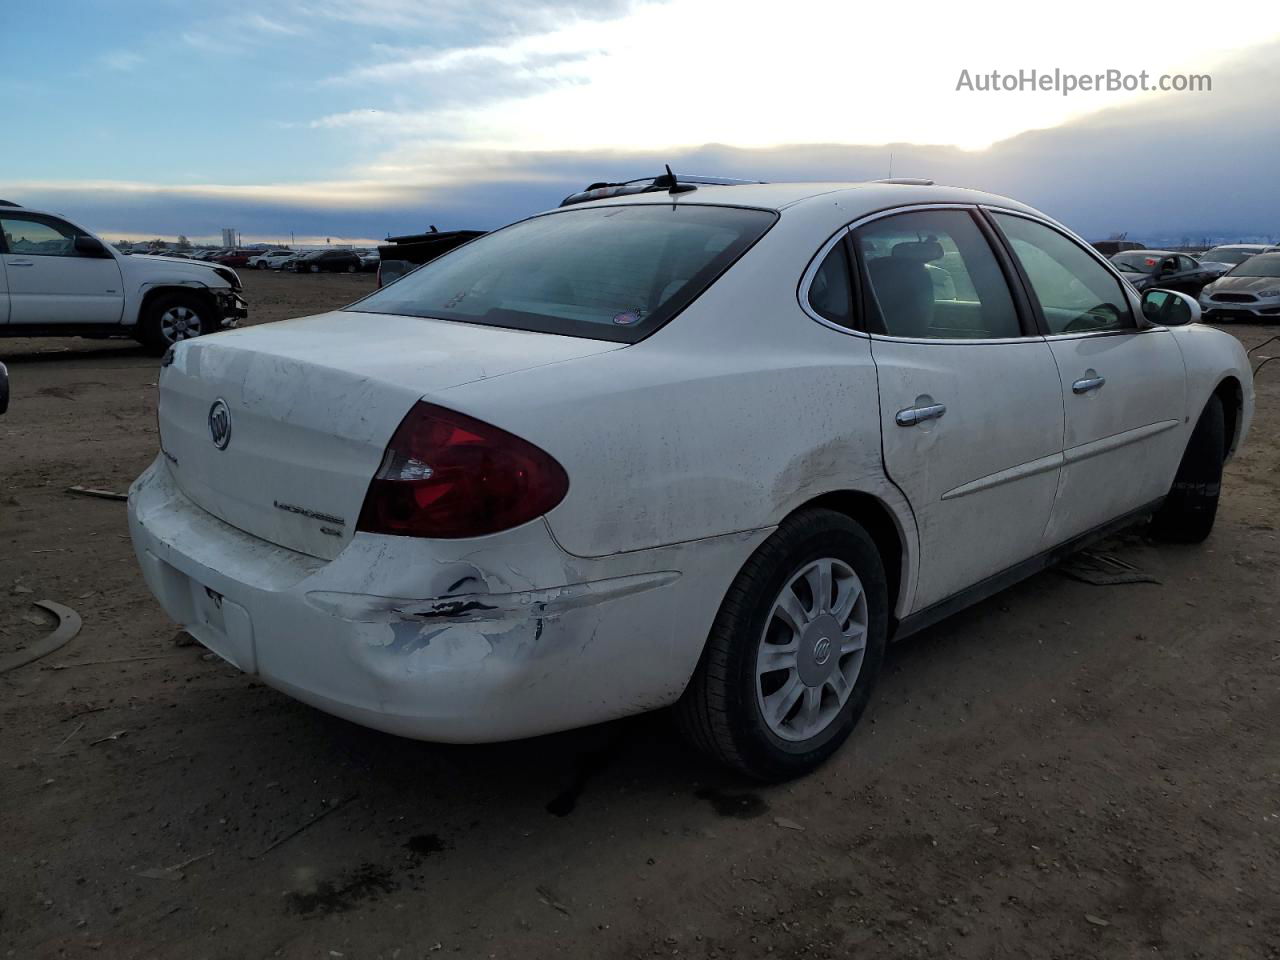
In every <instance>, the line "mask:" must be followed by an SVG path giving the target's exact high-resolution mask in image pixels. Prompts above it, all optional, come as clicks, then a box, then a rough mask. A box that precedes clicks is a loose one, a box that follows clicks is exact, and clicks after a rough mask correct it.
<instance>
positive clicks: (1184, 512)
mask: <svg viewBox="0 0 1280 960" xmlns="http://www.w3.org/2000/svg"><path fill="white" fill-rule="evenodd" d="M1226 450H1227V445H1226V414H1225V412H1224V411H1223V409H1222V398H1221V397H1219V396H1218V395H1217V394H1214V395H1213V396H1211V397H1210V398H1209V402H1208V403H1206V404H1205V405H1204V411H1203V412H1202V413H1201V414H1200V419H1199V420H1198V421H1196V426H1195V429H1194V430H1193V431H1192V432H1191V439H1190V440H1189V441H1187V449H1186V451H1185V452H1184V453H1183V454H1182V462H1181V463H1180V464H1179V465H1178V473H1177V476H1175V477H1174V480H1173V488H1172V489H1171V490H1170V491H1169V495H1168V496H1167V497H1165V501H1164V503H1163V504H1162V505H1161V507H1160V509H1159V510H1157V511H1156V515H1155V516H1154V517H1153V518H1152V520H1151V532H1152V533H1153V534H1155V535H1156V536H1157V537H1160V538H1161V539H1162V540H1171V541H1173V542H1174V543H1200V542H1202V541H1203V540H1204V539H1205V538H1206V537H1207V536H1209V532H1210V531H1211V530H1213V521H1214V519H1215V518H1216V517H1217V515H1218V498H1219V495H1220V493H1221V490H1222V465H1223V461H1224V460H1225V459H1226Z"/></svg>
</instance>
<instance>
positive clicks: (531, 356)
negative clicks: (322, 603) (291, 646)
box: [159, 311, 620, 559]
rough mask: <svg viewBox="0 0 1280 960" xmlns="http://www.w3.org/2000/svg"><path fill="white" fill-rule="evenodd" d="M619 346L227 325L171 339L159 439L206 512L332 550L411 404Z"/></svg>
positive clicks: (410, 330)
mask: <svg viewBox="0 0 1280 960" xmlns="http://www.w3.org/2000/svg"><path fill="white" fill-rule="evenodd" d="M619 347H620V345H619V344H617V343H607V342H604V341H597V340H587V339H583V338H575V337H563V336H555V335H550V334H542V333H530V332H526V331H521V330H508V329H504V328H498V327H488V326H480V325H473V324H465V323H457V322H449V321H441V320H431V319H422V318H417V317H401V316H394V315H385V314H376V315H375V314H361V313H357V312H346V311H341V312H335V313H330V314H323V315H320V316H317V317H308V318H304V319H301V320H292V321H285V322H282V323H274V324H270V325H264V326H258V327H251V328H246V329H241V330H235V331H228V332H226V333H221V334H217V335H215V336H209V337H203V338H200V339H197V340H192V341H189V342H187V343H185V344H183V345H182V347H181V349H179V350H177V351H176V352H175V354H174V356H173V358H172V362H171V363H169V365H168V366H167V367H166V368H165V369H164V370H163V371H162V373H161V378H160V402H159V425H160V440H161V446H162V449H163V451H164V454H165V457H166V459H167V460H168V462H169V468H170V470H171V471H172V473H173V476H174V478H175V480H176V482H177V484H178V487H179V488H180V489H181V490H182V492H183V493H184V494H185V495H186V496H187V497H189V498H190V499H191V500H193V501H194V502H195V503H196V504H198V505H199V506H200V507H202V508H203V509H205V510H207V511H208V512H209V513H211V514H213V515H214V516H216V517H218V518H220V519H221V520H223V521H225V522H227V523H229V524H231V525H232V526H235V527H237V528H239V529H241V530H243V531H245V532H246V533H250V534H252V535H254V536H257V537H261V538H262V539H264V540H267V541H270V542H271V543H274V544H277V545H279V546H282V547H287V548H289V549H291V550H297V551H299V552H301V553H305V554H308V555H310V556H314V557H321V558H325V559H332V558H333V557H336V556H337V555H338V553H340V552H341V550H342V548H343V547H344V546H345V545H346V543H347V542H348V541H349V540H350V539H351V536H352V535H353V533H354V528H355V525H356V519H357V517H358V516H359V513H360V506H361V504H362V502H363V500H364V495H365V492H366V491H367V489H368V487H369V481H370V479H371V478H372V477H373V475H374V473H375V472H376V471H377V469H378V465H379V463H380V462H381V460H382V456H383V452H384V451H385V449H386V446H387V442H388V440H389V439H390V437H391V435H392V433H393V432H394V431H395V429H396V427H397V426H398V425H399V423H400V421H401V420H402V419H403V417H404V415H405V413H406V412H408V410H409V408H410V407H412V406H413V404H414V403H415V402H416V401H417V400H419V399H421V398H423V397H427V398H432V399H434V400H435V402H444V401H442V400H441V399H440V396H439V395H440V394H441V393H442V392H444V391H446V390H448V389H449V388H450V387H455V386H458V385H461V384H463V383H471V382H473V381H476V380H482V379H486V378H491V377H498V376H502V375H504V374H507V373H514V372H516V371H518V370H527V369H530V368H532V367H538V366H544V365H546V364H550V363H558V362H561V361H564V360H571V359H575V358H578V357H584V356H590V355H592V354H596V353H603V352H606V351H609V350H615V349H619ZM446 405H447V404H446ZM224 420H225V423H224V422H223V421H224ZM224 430H225V433H224Z"/></svg>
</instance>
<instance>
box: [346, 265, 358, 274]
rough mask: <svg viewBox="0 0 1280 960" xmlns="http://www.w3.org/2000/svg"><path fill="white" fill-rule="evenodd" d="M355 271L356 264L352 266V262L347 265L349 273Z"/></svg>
mask: <svg viewBox="0 0 1280 960" xmlns="http://www.w3.org/2000/svg"><path fill="white" fill-rule="evenodd" d="M355 272H356V268H355V267H354V266H351V265H350V264H348V265H347V273H355Z"/></svg>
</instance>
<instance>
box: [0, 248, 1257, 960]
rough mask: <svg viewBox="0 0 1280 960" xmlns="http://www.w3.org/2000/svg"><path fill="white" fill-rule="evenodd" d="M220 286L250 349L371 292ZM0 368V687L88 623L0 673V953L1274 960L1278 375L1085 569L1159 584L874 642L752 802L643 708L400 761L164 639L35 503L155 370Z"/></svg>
mask: <svg viewBox="0 0 1280 960" xmlns="http://www.w3.org/2000/svg"><path fill="white" fill-rule="evenodd" d="M244 273H245V281H246V287H247V295H248V298H249V300H250V302H251V310H252V312H253V317H254V321H255V322H261V321H268V320H275V319H280V318H282V317H286V316H296V315H301V314H305V313H309V312H317V311H319V310H321V309H324V308H327V307H332V306H338V305H341V304H343V303H346V302H348V301H350V300H352V299H355V298H356V297H357V296H358V295H359V294H360V293H362V292H364V291H365V290H367V289H369V288H370V287H371V285H372V279H371V278H370V277H368V276H356V277H349V276H321V277H312V276H293V275H284V276H278V275H266V276H263V275H261V274H256V273H253V272H251V271H245V272H244ZM1230 329H1231V331H1232V332H1233V333H1235V334H1236V335H1237V336H1239V337H1240V338H1241V339H1242V340H1243V341H1245V343H1246V344H1248V345H1250V346H1252V345H1254V344H1257V343H1261V342H1262V341H1263V340H1264V339H1266V337H1267V336H1269V335H1270V334H1271V333H1274V332H1276V330H1275V329H1272V330H1267V329H1265V328H1260V327H1233V328H1230ZM1269 352H1274V353H1277V354H1280V345H1273V346H1272V347H1269V348H1266V349H1264V350H1262V351H1261V353H1262V354H1264V355H1265V354H1267V353H1269ZM0 357H3V359H4V360H5V361H6V362H7V363H8V364H9V368H10V372H11V374H12V378H13V386H14V390H13V394H14V395H13V405H12V407H11V409H10V411H9V413H8V414H7V415H6V416H5V417H3V418H0V658H2V657H4V656H5V655H6V654H8V653H12V652H14V651H16V650H17V649H19V648H20V647H23V646H24V645H27V644H30V643H32V642H35V641H37V640H39V639H40V638H41V637H42V636H44V635H45V633H46V632H48V630H49V629H51V626H52V618H50V617H48V616H47V615H45V614H44V613H42V612H41V611H40V610H38V609H37V608H35V607H33V606H32V604H31V601H33V600H39V599H44V598H48V599H51V600H55V601H59V602H62V603H65V604H67V605H69V606H72V607H74V608H75V609H76V610H78V611H79V612H80V614H81V616H82V617H83V619H84V628H83V630H82V631H81V633H80V635H79V636H78V637H76V638H75V639H74V640H73V641H71V643H70V644H69V645H68V646H66V647H64V648H63V649H61V650H59V651H58V652H56V653H54V654H52V655H50V656H48V657H46V658H44V659H43V660H41V661H39V662H37V663H34V664H31V665H29V666H25V667H22V668H20V669H17V670H14V671H11V672H9V673H7V674H4V675H0V956H7V957H21V958H28V957H32V958H46V957H49V958H52V957H89V956H106V957H125V958H174V960H177V958H181V960H190V958H217V957H226V958H250V957H275V956H280V957H289V958H295V957H296V958H320V960H325V958H330V957H345V958H361V960H363V958H388V960H389V958H423V957H426V958H430V957H433V956H436V955H456V956H462V957H480V958H484V957H495V958H497V957H513V958H538V957H552V956H559V957H575V958H595V957H609V958H612V957H620V958H631V957H657V956H663V957H673V956H675V957H694V958H710V957H806V958H809V957H814V958H818V957H849V956H857V957H895V958H896V957H975V958H988V957H1009V958H1023V957H1062V958H1066V957H1072V958H1077V957H1126V958H1127V957H1138V956H1143V957H1148V956H1171V957H1203V958H1225V957H1233V958H1235V957H1280V746H1278V744H1280V741H1278V740H1277V735H1276V731H1277V727H1278V726H1280V629H1278V624H1280V590H1278V588H1280V576H1278V575H1277V560H1280V543H1278V542H1277V526H1278V525H1280V515H1278V514H1280V511H1278V509H1277V505H1276V502H1277V495H1278V494H1280V443H1278V442H1277V436H1278V429H1277V428H1278V427H1280V412H1278V410H1280V403H1278V401H1280V362H1277V363H1276V364H1273V365H1272V366H1271V367H1269V368H1268V369H1267V370H1265V371H1264V372H1263V373H1262V374H1261V375H1260V383H1259V391H1258V393H1259V395H1258V418H1257V420H1256V421H1255V423H1254V428H1253V434H1252V436H1251V438H1250V442H1249V444H1248V446H1247V447H1246V449H1245V450H1244V452H1243V454H1242V455H1241V456H1240V457H1239V458H1238V459H1237V460H1236V461H1235V462H1234V463H1233V464H1232V465H1231V466H1230V468H1229V470H1228V474H1227V478H1226V481H1225V487H1224V495H1223V505H1222V509H1221V511H1220V513H1219V518H1218V526H1217V529H1216V531H1215V532H1214V534H1213V536H1212V537H1211V538H1210V539H1209V541H1208V542H1207V543H1206V544H1204V545H1202V546H1199V547H1169V546H1164V545H1157V544H1154V543H1152V542H1149V541H1148V540H1146V539H1144V538H1143V537H1142V536H1141V535H1140V534H1129V535H1125V536H1123V537H1120V538H1118V539H1116V540H1113V541H1111V542H1110V543H1109V544H1108V546H1107V548H1106V549H1108V550H1109V551H1110V552H1112V553H1114V554H1116V555H1118V556H1120V557H1122V558H1123V559H1125V560H1127V561H1128V562H1130V563H1133V564H1135V565H1136V566H1138V567H1140V568H1141V569H1143V570H1145V571H1147V572H1149V573H1151V574H1153V575H1154V576H1155V577H1157V578H1158V579H1159V580H1160V581H1161V582H1160V583H1159V584H1150V583H1143V584H1130V585H1123V586H1091V585H1088V584H1085V583H1082V582H1078V581H1075V580H1071V579H1068V578H1066V577H1065V576H1063V575H1062V574H1061V573H1059V572H1056V571H1050V572H1047V573H1044V574H1041V575H1039V576H1037V577H1035V578H1033V579H1031V580H1029V581H1027V582H1025V583H1023V584H1022V585H1020V586H1018V587H1016V588H1014V589H1012V590H1010V591H1007V592H1006V593H1004V594H1001V595H1000V596H997V597H995V598H993V599H992V600H990V601H988V602H985V603H983V604H981V605H980V606H978V607H975V608H973V609H971V610H969V611H968V612H966V613H964V614H961V615H959V616H957V617H955V618H953V619H952V620H950V621H949V622H947V623H944V624H942V625H941V626H938V627H936V628H934V629H932V630H929V631H928V632H926V633H924V634H920V635H918V636H916V637H913V638H911V639H909V640H906V641H903V642H902V643H900V644H898V645H896V646H895V647H894V648H893V649H892V650H891V651H890V654H889V659H888V663H887V668H886V671H885V675H884V678H883V680H882V682H881V686H880V689H879V691H878V693H877V694H876V696H875V698H874V700H873V703H872V706H871V708H870V710H869V711H868V713H867V715H866V718H865V719H864V721H863V723H862V725H861V726H860V727H859V729H858V730H857V731H856V732H855V734H854V736H853V738H852V739H851V741H850V742H849V744H848V745H847V746H846V747H845V748H844V750H843V751H842V752H841V753H840V754H839V755H838V756H837V757H836V759H835V760H834V761H833V762H832V763H830V764H829V765H828V766H827V767H825V768H824V769H823V770H821V771H820V772H818V773H816V774H814V775H813V776H810V777H809V778H807V779H805V780H803V781H800V782H797V783H794V784H790V785H787V786H782V787H773V788H763V789H762V788H759V787H756V786H754V785H750V784H746V783H743V782H740V781H736V780H734V779H733V778H731V777H729V776H727V775H725V774H723V773H721V772H720V771H718V770H717V769H715V768H713V767H711V766H709V765H707V764H705V763H704V762H703V761H702V760H700V759H699V758H698V757H697V756H695V755H693V754H692V753H690V752H689V751H688V750H687V749H686V748H685V747H684V746H682V745H681V743H680V742H679V740H677V739H676V737H675V736H674V734H673V732H672V731H671V730H670V728H669V726H668V722H667V720H666V719H665V718H664V717H663V716H662V715H653V716H647V717H640V718H635V719H633V720H630V721H624V722H620V723H616V724H612V725H609V726H605V727H598V728H593V729H589V730H583V731H577V732H573V733H569V734H563V735H559V736H554V737H546V738H542V739H539V740H535V741H530V742H525V743H518V744H507V745H497V746H485V747H445V746H437V745H432V744H423V743H415V742H411V741H408V740H401V739H397V738H394V737H390V736H387V735H384V734H379V733H374V732H372V731H369V730H365V729H362V728H360V727H356V726H353V725H352V724H349V723H346V722H344V721H341V720H337V719H334V718H332V717H328V716H326V715H324V714H322V713H319V712H317V711H315V710H312V709H310V708H308V707H304V706H302V705H300V704H297V703H295V702H293V701H291V700H289V699H287V698H286V697H284V696H283V695H281V694H278V693H275V692H273V691H271V690H269V689H267V688H265V687H263V686H262V685H261V684H260V683H257V682H255V681H254V680H253V679H251V678H249V677H246V676H244V675H242V674H240V673H238V672H237V671H235V670H234V669H233V668H231V667H229V666H227V665H226V664H224V663H222V662H221V661H219V660H217V659H216V658H215V657H213V655H212V654H208V653H206V652H205V651H204V650H203V649H202V648H201V647H199V646H178V645H176V644H175V641H174V637H175V627H174V625H173V624H172V623H170V622H169V621H168V619H167V618H166V617H165V615H164V614H163V613H162V612H161V611H160V609H159V607H158V606H157V605H156V604H155V603H154V602H153V601H152V599H151V597H150V596H149V594H148V593H147V591H146V589H145V587H144V586H143V582H142V578H141V576H140V575H139V573H138V571H137V570H136V568H135V564H134V559H133V555H132V551H131V549H130V545H129V542H128V539H127V530H126V523H125V508H124V504H123V503H119V502H113V501H110V500H94V499H85V498H82V497H76V496H70V495H68V494H67V493H66V492H65V490H66V488H67V487H68V486H70V485H72V484H83V485H87V486H93V487H103V488H108V489H113V490H124V489H126V487H127V485H128V484H129V482H130V481H131V480H132V479H133V478H134V477H135V476H136V475H137V474H138V473H139V472H141V471H142V469H143V468H144V467H145V466H146V465H147V463H148V462H149V461H150V460H151V459H152V457H153V456H154V454H155V450H156V437H155V414H154V394H155V391H154V383H155V379H156V372H157V364H156V360H155V359H153V358H151V357H148V356H146V355H144V354H143V353H142V352H141V351H140V350H139V349H138V348H137V347H135V346H133V345H131V344H130V343H127V342H119V343H117V342H95V341H82V340H68V341H58V340H26V341H24V340H8V341H6V340H0ZM583 682H584V683H589V682H590V678H588V677H584V678H583ZM165 868H176V869H165Z"/></svg>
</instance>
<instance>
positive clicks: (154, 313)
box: [138, 293, 215, 356]
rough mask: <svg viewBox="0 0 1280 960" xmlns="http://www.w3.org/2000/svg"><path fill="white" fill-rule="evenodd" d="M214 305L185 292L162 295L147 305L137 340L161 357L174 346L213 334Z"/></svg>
mask: <svg viewBox="0 0 1280 960" xmlns="http://www.w3.org/2000/svg"><path fill="white" fill-rule="evenodd" d="M214 329H215V326H214V311H213V305H212V304H211V303H209V302H208V301H206V300H204V299H203V298H201V297H194V296H191V295H190V294H185V293H163V294H161V295H160V296H158V297H156V298H155V299H153V300H152V301H151V302H150V303H148V304H147V309H146V313H145V315H144V316H143V318H142V322H141V324H140V326H139V330H138V339H139V340H141V341H142V345H143V346H145V347H146V348H147V349H148V350H149V351H150V352H151V353H153V354H155V355H156V356H160V355H162V354H163V353H164V352H165V351H166V350H168V349H169V348H170V347H171V346H173V345H174V344H175V343H179V342H181V341H183V340H190V339H192V338H194V337H199V336H202V335H203V334H206V333H211V332H212V331H213V330H214Z"/></svg>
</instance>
